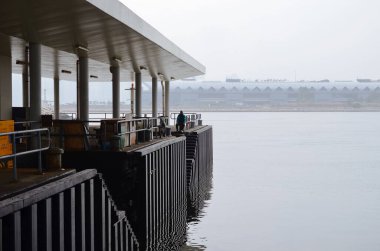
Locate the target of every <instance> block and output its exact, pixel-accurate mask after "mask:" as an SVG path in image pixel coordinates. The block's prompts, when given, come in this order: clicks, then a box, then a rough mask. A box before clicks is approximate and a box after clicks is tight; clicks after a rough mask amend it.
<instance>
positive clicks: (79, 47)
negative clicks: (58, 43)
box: [76, 45, 88, 52]
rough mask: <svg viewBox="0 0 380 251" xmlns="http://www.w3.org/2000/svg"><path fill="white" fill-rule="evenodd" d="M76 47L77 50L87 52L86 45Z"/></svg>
mask: <svg viewBox="0 0 380 251" xmlns="http://www.w3.org/2000/svg"><path fill="white" fill-rule="evenodd" d="M76 48H77V49H78V50H82V51H85V52H88V49H87V48H86V47H84V46H83V45H77V46H76Z"/></svg>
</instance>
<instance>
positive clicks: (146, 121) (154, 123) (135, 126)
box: [116, 117, 169, 146]
mask: <svg viewBox="0 0 380 251" xmlns="http://www.w3.org/2000/svg"><path fill="white" fill-rule="evenodd" d="M161 119H162V120H163V121H164V124H165V125H167V124H168V120H169V119H168V117H161V118H149V117H143V118H135V119H128V120H120V121H118V122H117V123H118V128H127V129H126V130H121V131H120V132H118V134H117V135H116V136H125V135H128V144H129V145H128V146H131V135H132V134H133V133H136V134H137V133H138V132H148V133H149V134H150V135H151V136H149V138H148V140H150V139H151V137H152V138H153V132H156V133H158V132H159V130H160V127H161V126H162V125H161V123H162V122H161ZM128 129H129V130H128ZM136 136H137V135H136ZM146 136H147V135H146V134H145V133H143V141H144V142H145V141H146V140H147V139H146ZM137 142H138V140H137Z"/></svg>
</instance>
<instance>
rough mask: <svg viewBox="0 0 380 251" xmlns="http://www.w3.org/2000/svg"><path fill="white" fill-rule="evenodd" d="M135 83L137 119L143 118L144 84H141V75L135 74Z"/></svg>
mask: <svg viewBox="0 0 380 251" xmlns="http://www.w3.org/2000/svg"><path fill="white" fill-rule="evenodd" d="M135 82H136V100H135V101H136V109H135V110H136V117H141V115H142V114H141V99H142V82H141V73H139V72H136V73H135Z"/></svg>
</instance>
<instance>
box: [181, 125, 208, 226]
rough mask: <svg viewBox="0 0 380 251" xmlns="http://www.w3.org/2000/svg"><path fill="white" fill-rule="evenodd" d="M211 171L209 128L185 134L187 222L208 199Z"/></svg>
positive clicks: (196, 215)
mask: <svg viewBox="0 0 380 251" xmlns="http://www.w3.org/2000/svg"><path fill="white" fill-rule="evenodd" d="M212 171H213V134H212V127H211V126H204V127H202V128H200V129H198V130H194V131H192V132H188V133H186V174H187V177H186V182H187V220H188V221H192V220H193V219H195V218H197V217H198V215H199V213H200V211H201V210H202V208H203V207H204V203H205V201H207V200H209V199H210V190H211V187H212Z"/></svg>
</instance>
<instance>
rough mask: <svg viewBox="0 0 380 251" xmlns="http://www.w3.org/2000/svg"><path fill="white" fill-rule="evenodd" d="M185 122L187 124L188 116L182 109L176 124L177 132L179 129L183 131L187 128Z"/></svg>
mask: <svg viewBox="0 0 380 251" xmlns="http://www.w3.org/2000/svg"><path fill="white" fill-rule="evenodd" d="M185 124H186V116H185V114H183V111H180V112H179V114H178V117H177V124H176V125H175V128H176V130H177V132H178V131H181V132H182V131H183V129H184V128H185ZM178 128H179V130H178Z"/></svg>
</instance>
